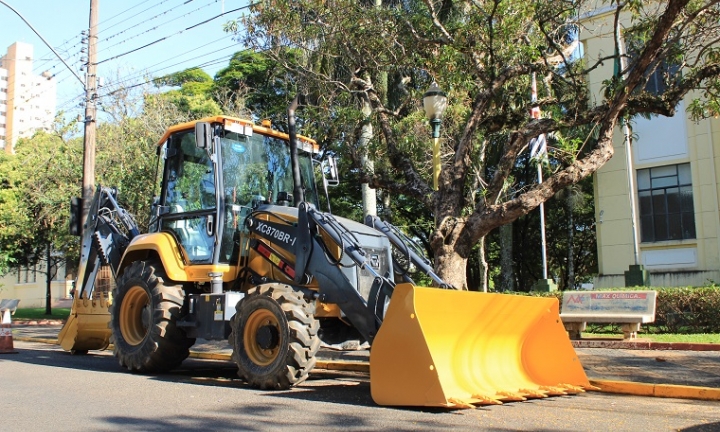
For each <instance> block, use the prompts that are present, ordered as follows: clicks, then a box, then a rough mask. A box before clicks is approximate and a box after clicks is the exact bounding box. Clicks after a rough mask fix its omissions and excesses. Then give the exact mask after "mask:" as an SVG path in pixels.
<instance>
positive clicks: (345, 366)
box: [13, 337, 720, 401]
mask: <svg viewBox="0 0 720 432" xmlns="http://www.w3.org/2000/svg"><path fill="white" fill-rule="evenodd" d="M13 339H14V340H17V341H20V342H39V343H47V344H51V345H57V339H46V338H34V337H14V338H13ZM588 342H589V341H588ZM616 342H617V341H616ZM624 343H625V344H628V342H624ZM647 343H648V342H645V344H647ZM674 345H677V344H674ZM688 345H707V344H688ZM108 348H110V347H108ZM595 348H597V347H595ZM655 349H661V348H655ZM666 349H676V350H677V349H680V348H666ZM189 357H191V358H196V359H205V360H224V361H231V360H232V357H231V355H230V354H225V353H211V352H197V351H191V352H190V355H189ZM315 368H317V369H325V370H335V371H346V372H365V373H369V372H370V363H369V362H366V361H352V360H332V359H330V360H325V359H318V360H317V363H316V364H315ZM590 384H592V385H593V386H595V387H597V390H593V391H599V392H601V393H612V394H625V395H633V396H650V397H665V398H677V399H693V400H708V401H720V388H712V387H697V386H683V385H674V384H646V383H637V382H632V381H613V380H592V379H591V380H590Z"/></svg>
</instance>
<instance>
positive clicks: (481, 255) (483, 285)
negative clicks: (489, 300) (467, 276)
mask: <svg viewBox="0 0 720 432" xmlns="http://www.w3.org/2000/svg"><path fill="white" fill-rule="evenodd" d="M478 264H479V268H480V285H479V286H478V290H479V291H482V292H487V290H488V263H487V260H486V259H485V236H482V237H481V238H480V241H479V242H478Z"/></svg>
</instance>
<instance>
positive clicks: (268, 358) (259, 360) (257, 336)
mask: <svg viewBox="0 0 720 432" xmlns="http://www.w3.org/2000/svg"><path fill="white" fill-rule="evenodd" d="M243 340H244V347H245V352H246V353H247V355H248V357H249V358H250V360H252V361H253V363H255V364H257V365H260V366H267V365H269V364H270V363H272V362H273V361H274V360H275V359H276V358H277V356H278V352H279V351H280V322H279V321H278V319H277V317H275V315H274V314H273V313H272V312H271V311H269V310H267V309H260V310H256V311H255V312H253V313H252V314H251V315H250V317H249V318H248V320H247V322H246V324H245V329H244V330H243Z"/></svg>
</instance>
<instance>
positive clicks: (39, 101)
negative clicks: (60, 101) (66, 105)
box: [0, 42, 57, 153]
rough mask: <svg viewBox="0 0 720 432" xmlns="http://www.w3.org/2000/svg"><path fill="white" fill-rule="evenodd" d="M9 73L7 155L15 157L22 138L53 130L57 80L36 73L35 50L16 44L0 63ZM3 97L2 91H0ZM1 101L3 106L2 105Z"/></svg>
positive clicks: (47, 75)
mask: <svg viewBox="0 0 720 432" xmlns="http://www.w3.org/2000/svg"><path fill="white" fill-rule="evenodd" d="M0 67H2V69H4V70H5V71H6V76H7V81H6V83H7V84H6V88H7V93H6V100H5V101H4V102H5V108H6V110H5V122H4V123H5V131H4V134H0V135H4V136H5V140H4V141H5V142H4V143H3V146H4V148H5V151H6V152H8V153H12V152H13V149H14V147H15V144H16V143H17V140H18V139H20V138H29V137H31V136H32V135H33V134H34V133H35V132H36V131H38V130H50V129H51V128H52V124H53V121H54V119H55V109H56V102H57V101H56V82H55V78H54V77H53V76H52V75H51V74H49V73H47V72H43V73H41V74H40V75H36V74H34V73H33V46H32V45H30V44H26V43H23V42H16V43H14V44H12V45H10V47H8V50H7V53H6V54H5V55H4V56H3V57H2V58H1V59H0ZM0 93H2V91H1V90H0ZM2 102H3V101H2V100H1V99H0V105H1V104H2Z"/></svg>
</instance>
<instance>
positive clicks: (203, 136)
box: [195, 122, 212, 149]
mask: <svg viewBox="0 0 720 432" xmlns="http://www.w3.org/2000/svg"><path fill="white" fill-rule="evenodd" d="M195 146H197V148H201V149H209V148H211V147H212V126H211V125H210V123H206V122H197V123H195Z"/></svg>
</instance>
